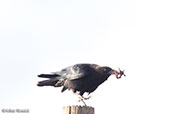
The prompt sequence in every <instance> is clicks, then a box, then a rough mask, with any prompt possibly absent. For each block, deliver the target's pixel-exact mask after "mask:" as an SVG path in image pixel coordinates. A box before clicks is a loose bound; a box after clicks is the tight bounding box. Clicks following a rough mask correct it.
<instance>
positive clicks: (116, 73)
mask: <svg viewBox="0 0 171 114" xmlns="http://www.w3.org/2000/svg"><path fill="white" fill-rule="evenodd" d="M111 74H114V75H115V76H116V78H117V79H118V78H119V76H118V75H119V72H118V71H116V70H112V73H111Z"/></svg>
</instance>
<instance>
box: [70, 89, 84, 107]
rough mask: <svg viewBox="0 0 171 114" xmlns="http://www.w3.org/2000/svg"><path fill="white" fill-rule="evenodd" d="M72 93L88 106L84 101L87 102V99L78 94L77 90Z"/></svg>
mask: <svg viewBox="0 0 171 114" xmlns="http://www.w3.org/2000/svg"><path fill="white" fill-rule="evenodd" d="M72 92H73V93H74V94H76V95H77V96H78V98H79V100H78V102H80V101H82V102H83V104H84V105H85V106H87V105H86V103H85V102H84V100H86V99H85V98H84V97H83V96H81V95H80V94H79V93H77V91H76V90H73V89H72Z"/></svg>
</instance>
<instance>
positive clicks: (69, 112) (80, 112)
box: [63, 106, 94, 114]
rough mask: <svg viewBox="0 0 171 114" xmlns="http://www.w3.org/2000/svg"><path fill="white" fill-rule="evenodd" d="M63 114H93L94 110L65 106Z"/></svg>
mask: <svg viewBox="0 0 171 114" xmlns="http://www.w3.org/2000/svg"><path fill="white" fill-rule="evenodd" d="M63 114H94V108H93V107H90V106H65V107H63Z"/></svg>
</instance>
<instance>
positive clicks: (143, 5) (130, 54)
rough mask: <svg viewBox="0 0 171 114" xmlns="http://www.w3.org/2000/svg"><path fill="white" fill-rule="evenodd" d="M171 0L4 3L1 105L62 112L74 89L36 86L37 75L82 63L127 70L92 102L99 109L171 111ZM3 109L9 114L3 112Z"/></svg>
mask: <svg viewBox="0 0 171 114" xmlns="http://www.w3.org/2000/svg"><path fill="white" fill-rule="evenodd" d="M170 6H171V3H170V1H169V0H163V1H156V0H143V1H136V0H129V1H126V0H118V1H113V0H98V1H97V0H86V1H80V0H65V1H64V0H62V1H61V0H48V1H47V0H34V1H32V0H15V1H14V0H1V1H0V69H1V76H0V77H1V80H0V91H1V97H0V101H1V102H0V109H1V110H2V109H16V108H19V109H29V110H30V114H38V113H41V114H47V113H50V114H59V113H62V112H61V111H62V107H63V106H67V105H74V104H75V105H76V104H77V105H79V104H81V103H78V102H77V100H78V99H77V97H76V96H75V95H73V94H72V92H71V91H66V92H64V93H60V91H61V88H53V87H43V88H39V87H37V86H36V84H37V81H39V80H40V79H38V78H37V75H38V74H40V73H50V72H54V71H58V70H61V69H62V68H65V67H67V66H70V65H73V64H76V63H95V64H99V65H102V66H110V67H112V68H114V69H117V68H118V67H120V68H121V69H125V70H126V72H125V73H126V74H127V77H123V78H122V79H120V80H117V79H116V78H115V77H114V76H111V77H110V78H109V79H108V80H107V81H106V82H105V83H104V84H102V85H101V86H99V88H98V89H97V90H96V91H95V92H94V93H92V94H91V96H92V98H91V99H90V100H88V101H87V104H88V105H90V106H93V107H95V110H96V113H97V114H104V113H111V114H125V113H131V114H137V113H138V114H145V113H146V114H148V113H158V114H161V113H163V114H170V113H171V110H170V106H171V98H170V96H171V93H170V87H171V83H170V81H171V77H170V68H171V60H170V58H171V53H170V49H171V45H170V38H171V33H170V31H171V21H170V20H171V15H170V11H171V8H170ZM0 113H2V112H1V111H0Z"/></svg>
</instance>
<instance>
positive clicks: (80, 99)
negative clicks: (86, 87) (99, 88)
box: [78, 94, 87, 106]
mask: <svg viewBox="0 0 171 114" xmlns="http://www.w3.org/2000/svg"><path fill="white" fill-rule="evenodd" d="M78 98H79V100H78V102H80V101H82V102H83V104H84V105H85V106H87V105H86V103H85V102H84V100H85V98H84V97H83V96H81V95H79V94H78Z"/></svg>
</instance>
